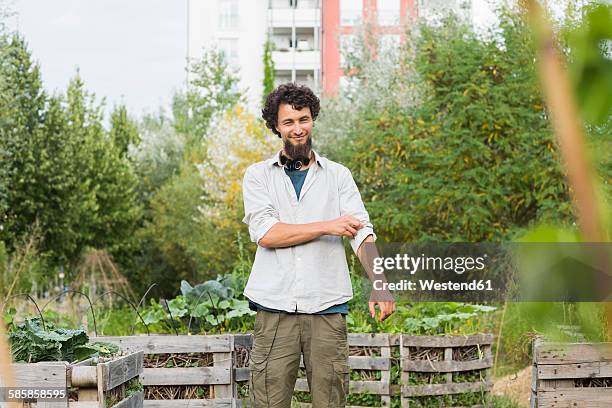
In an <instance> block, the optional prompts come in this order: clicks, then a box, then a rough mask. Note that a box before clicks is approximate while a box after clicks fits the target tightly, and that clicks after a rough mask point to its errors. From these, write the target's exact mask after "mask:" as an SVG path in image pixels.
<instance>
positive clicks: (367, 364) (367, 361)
mask: <svg viewBox="0 0 612 408" xmlns="http://www.w3.org/2000/svg"><path fill="white" fill-rule="evenodd" d="M387 349H388V347H387ZM348 364H349V367H350V368H351V369H352V370H389V368H390V367H391V358H390V357H370V356H349V358H348ZM300 368H306V366H305V365H304V357H303V356H302V357H301V358H300Z"/></svg>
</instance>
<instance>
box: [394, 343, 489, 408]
mask: <svg viewBox="0 0 612 408" xmlns="http://www.w3.org/2000/svg"><path fill="white" fill-rule="evenodd" d="M492 342H493V335H490V334H478V335H472V336H407V335H401V336H400V356H401V368H402V374H401V383H402V387H401V400H402V407H409V406H410V398H419V397H429V396H443V395H452V394H464V393H469V392H485V393H487V394H488V392H489V390H490V388H491V379H490V376H491V372H490V368H491V367H492V365H493V359H492V356H491V343H492ZM468 373H469V374H471V375H472V376H476V375H478V378H477V379H476V378H475V379H473V380H471V381H456V379H455V378H454V377H456V376H457V375H459V374H464V375H465V374H468ZM415 382H416V383H423V384H414V383H415ZM476 406H479V405H476Z"/></svg>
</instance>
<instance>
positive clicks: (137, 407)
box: [112, 391, 144, 408]
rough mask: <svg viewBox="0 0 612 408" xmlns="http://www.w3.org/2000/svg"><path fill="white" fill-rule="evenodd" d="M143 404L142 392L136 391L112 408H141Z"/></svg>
mask: <svg viewBox="0 0 612 408" xmlns="http://www.w3.org/2000/svg"><path fill="white" fill-rule="evenodd" d="M143 402H144V392H143V391H138V392H137V393H135V394H132V395H130V396H129V397H127V398H124V399H122V400H121V401H119V402H118V403H117V404H115V405H113V407H112V408H142V405H143Z"/></svg>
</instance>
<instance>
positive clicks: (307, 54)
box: [272, 49, 321, 70]
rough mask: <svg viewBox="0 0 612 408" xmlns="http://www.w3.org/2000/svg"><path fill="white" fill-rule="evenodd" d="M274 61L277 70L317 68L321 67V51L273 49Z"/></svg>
mask: <svg viewBox="0 0 612 408" xmlns="http://www.w3.org/2000/svg"><path fill="white" fill-rule="evenodd" d="M272 61H274V67H275V68H276V69H277V70H291V69H296V70H297V69H304V70H315V69H321V53H320V51H316V50H310V51H297V50H294V49H292V50H290V51H273V52H272Z"/></svg>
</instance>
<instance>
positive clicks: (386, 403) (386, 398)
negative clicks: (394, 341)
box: [349, 347, 391, 407]
mask: <svg viewBox="0 0 612 408" xmlns="http://www.w3.org/2000/svg"><path fill="white" fill-rule="evenodd" d="M380 355H381V357H382V358H384V359H385V360H386V361H387V363H388V364H389V367H388V368H387V369H385V370H384V371H382V372H381V373H380V381H381V382H382V383H384V384H387V389H386V390H385V395H382V396H381V397H380V400H381V402H382V405H383V407H390V406H391V390H390V384H391V371H390V370H391V347H381V348H380ZM349 360H350V358H349Z"/></svg>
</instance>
